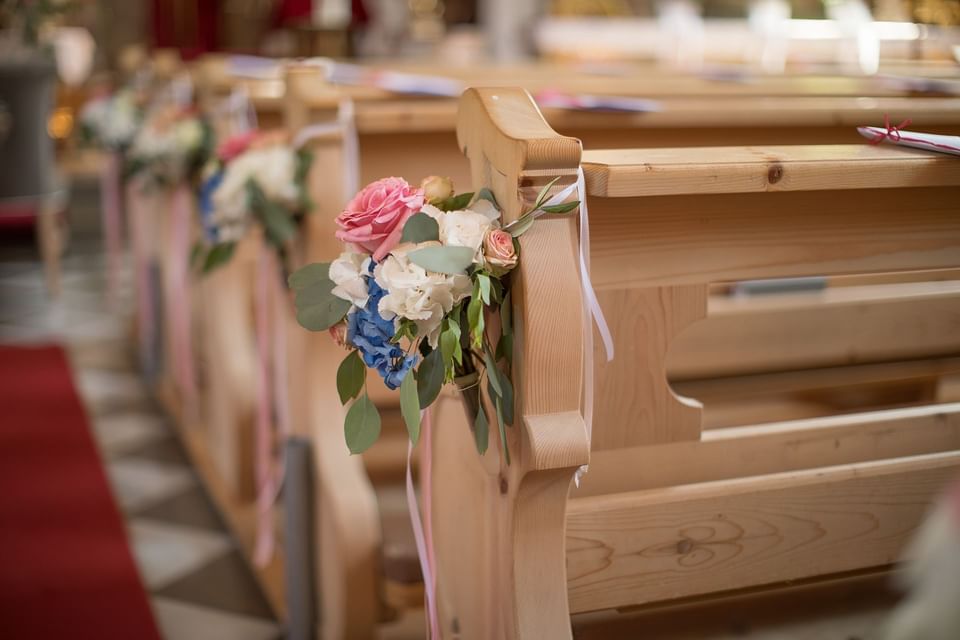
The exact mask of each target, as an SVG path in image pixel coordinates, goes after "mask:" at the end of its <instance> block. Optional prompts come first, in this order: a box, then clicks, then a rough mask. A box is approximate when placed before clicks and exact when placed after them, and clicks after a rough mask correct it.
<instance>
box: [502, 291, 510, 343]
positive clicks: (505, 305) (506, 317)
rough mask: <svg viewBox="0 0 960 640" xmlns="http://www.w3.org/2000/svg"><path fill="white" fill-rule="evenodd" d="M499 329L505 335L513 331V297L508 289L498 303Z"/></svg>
mask: <svg viewBox="0 0 960 640" xmlns="http://www.w3.org/2000/svg"><path fill="white" fill-rule="evenodd" d="M500 331H501V333H503V335H505V336H506V335H510V334H512V333H513V298H511V296H510V292H509V291H507V295H505V296H503V302H501V303H500Z"/></svg>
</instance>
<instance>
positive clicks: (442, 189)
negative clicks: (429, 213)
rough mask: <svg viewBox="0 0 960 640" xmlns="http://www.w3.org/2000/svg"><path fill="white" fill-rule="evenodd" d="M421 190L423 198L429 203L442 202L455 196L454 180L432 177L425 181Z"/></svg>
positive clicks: (421, 185)
mask: <svg viewBox="0 0 960 640" xmlns="http://www.w3.org/2000/svg"><path fill="white" fill-rule="evenodd" d="M420 188H421V189H423V197H424V199H425V200H426V201H427V202H432V203H435V202H440V201H442V200H446V199H447V198H449V197H451V196H452V195H453V180H451V179H450V178H441V177H440V176H430V177H427V178H424V179H423V182H421V183H420Z"/></svg>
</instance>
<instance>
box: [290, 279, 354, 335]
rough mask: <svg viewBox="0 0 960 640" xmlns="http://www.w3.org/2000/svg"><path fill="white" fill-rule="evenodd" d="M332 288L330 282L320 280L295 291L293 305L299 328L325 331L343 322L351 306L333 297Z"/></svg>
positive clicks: (332, 285) (346, 301) (348, 302)
mask: <svg viewBox="0 0 960 640" xmlns="http://www.w3.org/2000/svg"><path fill="white" fill-rule="evenodd" d="M333 287H334V284H333V282H331V281H330V280H321V281H319V282H316V283H314V284H313V285H311V286H309V287H306V288H303V289H299V290H298V291H297V293H296V296H295V297H294V304H295V305H296V307H297V322H299V323H300V326H302V327H303V328H304V329H309V330H310V331H326V330H327V329H329V328H330V327H332V326H333V325H335V324H337V323H338V322H340V321H341V320H343V317H344V316H345V315H347V312H348V311H349V310H350V307H352V306H353V305H352V304H351V303H350V301H348V300H344V299H342V298H338V297H337V296H335V295H333Z"/></svg>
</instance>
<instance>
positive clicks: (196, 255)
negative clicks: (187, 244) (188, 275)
mask: <svg viewBox="0 0 960 640" xmlns="http://www.w3.org/2000/svg"><path fill="white" fill-rule="evenodd" d="M205 257H206V248H205V247H204V246H203V243H202V242H195V243H194V244H193V247H192V248H191V249H190V260H188V261H187V264H189V265H190V268H191V269H193V268H195V267H196V266H197V264H199V263H200V262H201V261H202V260H203V258H205Z"/></svg>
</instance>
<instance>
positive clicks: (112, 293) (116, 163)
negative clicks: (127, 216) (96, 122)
mask: <svg viewBox="0 0 960 640" xmlns="http://www.w3.org/2000/svg"><path fill="white" fill-rule="evenodd" d="M121 163H122V159H121V155H120V153H119V152H117V151H111V152H109V153H107V154H106V156H105V157H104V160H103V164H102V165H101V167H100V209H101V215H102V224H103V244H104V247H105V248H106V251H107V297H108V299H109V301H110V304H112V305H116V304H117V302H118V296H119V288H120V266H121V265H120V263H121V260H122V256H121V252H122V249H123V213H122V212H121V202H120V200H121V196H120V166H121Z"/></svg>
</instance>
